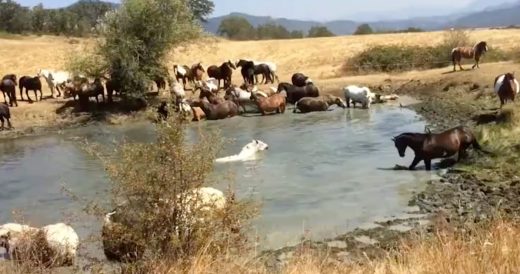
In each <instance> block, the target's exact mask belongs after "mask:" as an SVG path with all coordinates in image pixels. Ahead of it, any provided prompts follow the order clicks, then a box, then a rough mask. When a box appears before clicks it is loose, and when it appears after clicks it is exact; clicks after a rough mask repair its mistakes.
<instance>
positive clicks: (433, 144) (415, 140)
mask: <svg viewBox="0 0 520 274" xmlns="http://www.w3.org/2000/svg"><path fill="white" fill-rule="evenodd" d="M392 141H394V144H395V147H396V148H397V151H398V152H399V156H401V157H404V156H405V151H406V148H407V147H410V148H411V149H412V150H413V151H414V152H415V158H414V160H413V162H412V164H411V165H410V167H409V169H410V170H414V169H415V167H416V166H417V164H418V163H419V162H420V161H424V163H425V165H426V170H431V163H432V159H438V158H448V157H452V156H453V155H455V154H456V153H458V154H459V155H458V160H459V161H460V159H461V158H462V157H464V156H465V155H466V150H467V149H468V148H469V146H473V148H474V149H477V150H480V151H482V152H485V151H483V150H482V148H481V146H480V145H479V143H478V142H477V139H476V138H475V135H474V134H473V132H472V131H471V130H470V129H469V128H467V127H463V126H459V127H455V128H452V129H449V130H447V131H445V132H442V133H438V134H432V133H426V134H423V133H403V134H401V135H399V136H397V137H395V138H393V139H392Z"/></svg>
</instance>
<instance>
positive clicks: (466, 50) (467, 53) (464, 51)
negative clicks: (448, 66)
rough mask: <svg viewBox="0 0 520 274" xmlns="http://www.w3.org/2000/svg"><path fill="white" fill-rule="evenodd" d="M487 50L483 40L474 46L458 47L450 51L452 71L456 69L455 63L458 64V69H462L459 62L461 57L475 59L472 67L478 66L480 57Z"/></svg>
mask: <svg viewBox="0 0 520 274" xmlns="http://www.w3.org/2000/svg"><path fill="white" fill-rule="evenodd" d="M487 51H488V45H487V43H486V42H485V41H481V42H478V43H477V44H476V45H475V46H474V47H458V48H454V49H453V50H452V51H451V60H452V62H453V71H456V70H457V69H456V64H458V65H459V68H460V70H464V68H462V65H461V64H460V62H461V61H462V59H463V58H466V59H471V58H473V59H474V60H475V64H474V65H473V67H472V69H474V68H475V67H477V68H480V67H479V62H480V57H482V55H484V53H486V52H487Z"/></svg>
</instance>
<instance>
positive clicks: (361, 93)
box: [343, 85, 376, 108]
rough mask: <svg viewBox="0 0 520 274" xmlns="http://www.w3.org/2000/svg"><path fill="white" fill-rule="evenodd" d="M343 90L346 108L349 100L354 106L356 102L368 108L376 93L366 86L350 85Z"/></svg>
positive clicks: (348, 105)
mask: <svg viewBox="0 0 520 274" xmlns="http://www.w3.org/2000/svg"><path fill="white" fill-rule="evenodd" d="M343 90H344V91H345V100H346V101H347V107H348V108H350V102H352V104H353V105H354V107H356V103H360V104H361V105H363V107H364V108H370V104H371V103H373V102H374V100H375V99H376V95H375V94H374V93H372V92H371V91H370V89H369V88H368V87H358V86H354V85H350V86H347V87H345V88H344V89H343Z"/></svg>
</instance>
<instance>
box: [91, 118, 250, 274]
mask: <svg viewBox="0 0 520 274" xmlns="http://www.w3.org/2000/svg"><path fill="white" fill-rule="evenodd" d="M185 129H186V127H185V122H183V120H182V119H180V118H178V117H173V118H172V117H170V118H169V119H168V121H166V122H163V123H161V124H158V125H157V128H156V134H157V138H156V141H155V142H153V143H123V144H121V145H119V146H118V148H117V149H116V151H115V152H114V153H111V154H110V157H107V156H103V155H100V154H99V153H97V155H98V156H99V157H100V158H101V159H102V161H103V162H104V163H105V166H106V170H107V172H108V174H109V176H110V178H111V181H112V183H113V184H112V192H111V193H112V195H111V196H112V199H111V204H112V207H111V208H110V209H106V210H104V212H105V213H106V212H110V211H112V210H113V209H116V211H115V212H116V214H115V215H113V216H112V217H111V220H112V221H113V222H114V226H112V225H111V226H110V227H108V226H106V227H105V228H104V229H103V236H102V237H103V246H104V247H105V249H106V248H111V249H114V248H116V249H117V248H126V249H127V250H125V251H124V252H128V254H129V255H128V256H126V260H124V261H125V262H132V263H133V264H130V265H129V266H127V267H129V268H130V269H132V271H135V272H137V273H152V271H151V270H150V269H149V268H150V267H152V266H154V265H157V264H160V263H162V262H175V263H176V264H180V265H182V264H183V263H184V262H188V261H190V260H191V259H192V258H194V257H196V256H197V255H199V254H205V255H206V256H208V257H210V258H214V257H220V256H231V255H232V254H235V255H237V254H244V253H246V254H247V250H248V248H249V246H250V245H251V244H250V243H249V242H248V237H247V236H246V234H248V225H249V222H250V220H251V219H252V218H253V217H254V215H255V206H253V204H252V203H251V202H249V201H239V200H238V199H236V198H235V194H234V192H233V190H232V189H231V187H230V186H228V187H227V189H221V190H222V191H223V192H224V193H225V196H226V203H225V206H224V207H223V208H221V209H216V208H213V207H212V205H204V206H200V203H199V202H198V200H199V198H200V197H196V196H193V195H194V194H193V190H195V189H197V188H200V187H204V186H209V185H211V183H212V181H211V179H210V177H209V176H210V173H211V172H212V171H213V162H214V159H215V156H216V153H217V152H218V151H219V150H220V148H221V141H220V138H218V137H217V136H216V135H204V136H200V140H199V141H198V142H192V140H187V139H186V136H185ZM115 159H117V160H115ZM190 195H191V196H190ZM208 207H209V208H212V209H213V210H208ZM108 228H110V229H108Z"/></svg>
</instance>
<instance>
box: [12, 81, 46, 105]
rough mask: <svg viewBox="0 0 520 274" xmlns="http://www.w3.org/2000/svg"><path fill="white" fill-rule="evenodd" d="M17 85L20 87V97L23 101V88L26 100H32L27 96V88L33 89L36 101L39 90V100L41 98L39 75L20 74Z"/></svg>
mask: <svg viewBox="0 0 520 274" xmlns="http://www.w3.org/2000/svg"><path fill="white" fill-rule="evenodd" d="M18 86H19V88H20V98H21V100H22V101H23V89H24V88H25V94H26V95H27V100H29V102H32V99H31V97H30V96H29V90H32V91H34V97H35V98H36V101H38V91H39V92H40V101H41V100H43V92H42V82H41V81H40V77H38V76H36V77H31V76H22V77H20V79H19V80H18Z"/></svg>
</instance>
